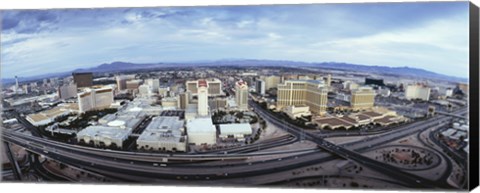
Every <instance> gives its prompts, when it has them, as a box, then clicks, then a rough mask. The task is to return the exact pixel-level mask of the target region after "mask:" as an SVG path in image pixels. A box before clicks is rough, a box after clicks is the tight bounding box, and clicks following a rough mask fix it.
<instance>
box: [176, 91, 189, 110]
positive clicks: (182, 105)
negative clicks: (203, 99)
mask: <svg viewBox="0 0 480 193" xmlns="http://www.w3.org/2000/svg"><path fill="white" fill-rule="evenodd" d="M189 102H190V91H186V92H182V93H180V94H178V108H179V109H186V108H187V106H188V104H189Z"/></svg>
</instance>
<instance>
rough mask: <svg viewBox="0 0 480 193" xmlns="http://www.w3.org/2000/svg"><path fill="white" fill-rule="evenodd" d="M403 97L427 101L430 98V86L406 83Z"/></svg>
mask: <svg viewBox="0 0 480 193" xmlns="http://www.w3.org/2000/svg"><path fill="white" fill-rule="evenodd" d="M405 98H406V99H408V100H412V99H420V100H424V101H428V100H429V98H430V88H428V87H427V86H425V85H421V84H415V85H408V86H407V89H405Z"/></svg>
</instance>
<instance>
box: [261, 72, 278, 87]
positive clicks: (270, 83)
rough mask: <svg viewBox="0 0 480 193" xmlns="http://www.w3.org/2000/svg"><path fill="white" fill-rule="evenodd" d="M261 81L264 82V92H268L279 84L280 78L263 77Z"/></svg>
mask: <svg viewBox="0 0 480 193" xmlns="http://www.w3.org/2000/svg"><path fill="white" fill-rule="evenodd" d="M263 80H264V81H265V90H269V89H271V88H277V86H278V84H280V77H279V76H273V75H272V76H267V77H264V78H263Z"/></svg>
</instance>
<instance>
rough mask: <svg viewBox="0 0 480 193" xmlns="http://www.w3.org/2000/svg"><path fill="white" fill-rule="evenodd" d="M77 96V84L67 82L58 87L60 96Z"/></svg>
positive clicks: (64, 97) (63, 97)
mask: <svg viewBox="0 0 480 193" xmlns="http://www.w3.org/2000/svg"><path fill="white" fill-rule="evenodd" d="M75 96H77V85H75V84H65V85H62V86H59V87H58V97H59V98H61V99H68V98H72V97H75Z"/></svg>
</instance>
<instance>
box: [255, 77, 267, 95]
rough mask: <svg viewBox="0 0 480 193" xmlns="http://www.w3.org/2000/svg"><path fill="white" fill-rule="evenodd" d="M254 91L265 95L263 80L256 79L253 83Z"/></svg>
mask: <svg viewBox="0 0 480 193" xmlns="http://www.w3.org/2000/svg"><path fill="white" fill-rule="evenodd" d="M255 91H256V92H257V93H258V94H260V95H265V81H264V80H257V82H256V83H255Z"/></svg>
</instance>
